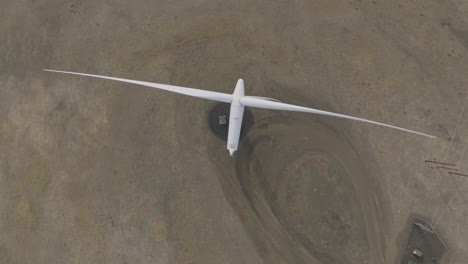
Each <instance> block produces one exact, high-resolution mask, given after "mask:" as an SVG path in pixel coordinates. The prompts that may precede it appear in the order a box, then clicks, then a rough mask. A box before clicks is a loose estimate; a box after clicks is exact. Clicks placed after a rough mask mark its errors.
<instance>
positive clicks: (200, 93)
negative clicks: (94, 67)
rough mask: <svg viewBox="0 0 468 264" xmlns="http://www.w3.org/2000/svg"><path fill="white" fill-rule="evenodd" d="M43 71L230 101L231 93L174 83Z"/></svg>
mask: <svg viewBox="0 0 468 264" xmlns="http://www.w3.org/2000/svg"><path fill="white" fill-rule="evenodd" d="M43 70H44V71H48V72H59V73H67V74H74V75H81V76H88V77H95V78H101V79H107V80H113V81H119V82H126V83H133V84H137V85H142V86H148V87H152V88H156V89H161V90H166V91H169V92H174V93H179V94H185V95H188V96H194V97H199V98H204V99H208V100H213V101H219V102H225V103H230V102H231V100H232V95H230V94H225V93H218V92H211V91H205V90H199V89H193V88H187V87H180V86H175V85H167V84H159V83H151V82H143V81H136V80H129V79H123V78H115V77H108V76H101V75H94V74H87V73H78V72H67V71H56V70H47V69H43Z"/></svg>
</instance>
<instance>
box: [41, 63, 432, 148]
mask: <svg viewBox="0 0 468 264" xmlns="http://www.w3.org/2000/svg"><path fill="white" fill-rule="evenodd" d="M44 71H48V72H59V73H67V74H74V75H81V76H88V77H95V78H101V79H107V80H114V81H120V82H126V83H133V84H137V85H142V86H148V87H152V88H156V89H161V90H166V91H170V92H174V93H179V94H185V95H188V96H194V97H199V98H204V99H208V100H212V101H218V102H224V103H230V104H231V112H230V116H229V132H228V139H227V149H228V150H229V154H230V155H231V156H232V155H233V154H234V152H235V151H236V150H237V148H238V146H239V136H240V130H241V125H242V117H243V115H244V107H246V106H251V107H257V108H265V109H274V110H285V111H295V112H305V113H312V114H319V115H327V116H334V117H340V118H345V119H351V120H357V121H361V122H366V123H371V124H375V125H380V126H385V127H390V128H394V129H398V130H402V131H406V132H409V133H414V134H418V135H421V136H426V137H430V138H436V137H435V136H431V135H428V134H424V133H421V132H417V131H413V130H409V129H405V128H402V127H397V126H392V125H389V124H384V123H380V122H375V121H371V120H367V119H362V118H358V117H353V116H347V115H342V114H337V113H332V112H327V111H322V110H317V109H313V108H307V107H302V106H297V105H291V104H285V103H282V102H280V101H279V100H276V99H273V98H267V97H257V96H246V95H245V92H244V80H242V79H239V80H238V81H237V84H236V88H235V89H234V93H233V94H226V93H218V92H212V91H206V90H199V89H193V88H187V87H180V86H174V85H167V84H159V83H152V82H144V81H136V80H129V79H123V78H115V77H109V76H101V75H94V74H88V73H78V72H67V71H56V70H47V69H44Z"/></svg>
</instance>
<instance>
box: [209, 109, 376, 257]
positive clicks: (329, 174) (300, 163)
mask: <svg viewBox="0 0 468 264" xmlns="http://www.w3.org/2000/svg"><path fill="white" fill-rule="evenodd" d="M215 108H216V107H215ZM291 116H293V115H287V114H286V115H284V114H276V113H273V116H272V117H270V118H267V119H262V120H256V123H255V124H252V123H251V121H253V119H250V120H249V119H246V121H247V122H246V128H247V129H246V130H245V132H247V133H246V135H245V137H244V138H243V139H242V140H241V144H240V146H239V150H238V151H237V152H236V154H235V155H236V156H235V161H234V166H235V172H234V173H233V175H230V174H229V173H226V167H224V166H223V165H221V166H217V167H218V168H219V169H220V173H219V174H218V175H219V180H220V182H221V185H222V186H223V190H224V193H225V196H226V198H227V199H228V200H229V202H230V203H231V204H232V205H233V208H234V209H235V210H236V212H237V213H238V215H239V217H240V219H241V221H242V223H243V225H244V227H245V229H246V231H247V232H248V234H249V235H250V237H251V239H252V241H253V242H254V243H255V245H256V246H257V248H258V252H259V254H260V255H261V256H262V258H263V259H264V260H265V261H266V262H269V263H277V262H282V261H284V262H289V263H366V262H368V261H371V260H377V259H381V257H382V256H381V253H380V252H382V246H381V245H382V244H381V242H380V241H381V237H380V234H379V230H378V219H379V217H378V213H377V208H376V205H375V202H374V201H375V199H374V198H373V195H372V193H373V190H372V186H371V184H370V180H369V177H368V176H367V175H365V173H364V172H363V169H362V166H361V165H360V161H359V159H358V157H357V156H356V155H355V153H354V151H353V149H352V147H351V145H350V144H349V143H348V142H347V141H346V139H345V138H344V137H343V136H341V135H340V134H339V133H337V132H336V131H334V130H333V129H332V128H330V127H328V126H325V125H323V124H321V123H318V122H316V121H314V120H313V119H311V118H309V117H307V116H306V115H302V114H299V115H297V114H296V115H294V117H291ZM218 146H219V145H218ZM221 164H222V163H221ZM236 185H237V186H236ZM369 254H370V255H369ZM279 260H282V261H279Z"/></svg>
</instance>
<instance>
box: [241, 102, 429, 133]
mask: <svg viewBox="0 0 468 264" xmlns="http://www.w3.org/2000/svg"><path fill="white" fill-rule="evenodd" d="M240 103H241V105H244V106H252V107H258V108H265V109H275V110H285V111H296V112H305V113H313V114H319V115H327V116H335V117H341V118H346V119H351V120H357V121H361V122H366V123H371V124H375V125H380V126H385V127H391V128H395V129H398V130H402V131H406V132H410V133H414V134H418V135H421V136H426V137H430V138H436V137H435V136H431V135H428V134H424V133H421V132H417V131H413V130H409V129H405V128H402V127H397V126H392V125H388V124H384V123H380V122H375V121H371V120H367V119H362V118H358V117H353V116H347V115H342V114H336V113H332V112H327V111H322V110H317V109H313V108H307V107H302V106H296V105H291V104H284V103H280V102H273V101H268V100H262V99H258V98H255V97H251V96H244V97H242V98H241V99H240Z"/></svg>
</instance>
